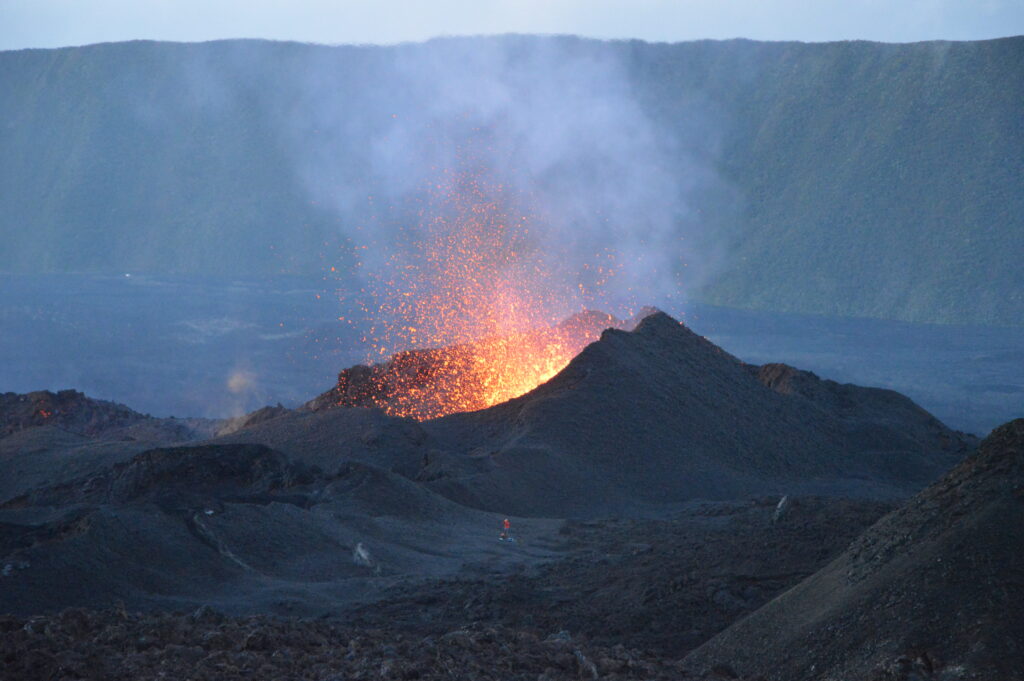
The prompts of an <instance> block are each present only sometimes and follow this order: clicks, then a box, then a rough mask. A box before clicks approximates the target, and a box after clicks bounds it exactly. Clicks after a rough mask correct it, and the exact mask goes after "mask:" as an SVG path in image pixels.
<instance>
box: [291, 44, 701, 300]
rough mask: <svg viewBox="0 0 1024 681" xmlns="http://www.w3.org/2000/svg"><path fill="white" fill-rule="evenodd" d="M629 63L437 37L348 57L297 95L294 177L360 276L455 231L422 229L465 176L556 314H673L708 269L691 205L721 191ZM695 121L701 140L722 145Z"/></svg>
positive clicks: (323, 63)
mask: <svg viewBox="0 0 1024 681" xmlns="http://www.w3.org/2000/svg"><path fill="white" fill-rule="evenodd" d="M338 49H342V48H338ZM345 49H347V48H345ZM622 55H628V49H616V50H612V49H608V46H607V45H605V44H601V43H595V42H593V41H583V40H577V39H573V38H543V39H539V38H530V37H515V36H509V37H504V38H487V39H483V38H460V39H441V40H435V41H430V42H428V43H425V44H415V45H401V46H397V47H393V48H366V49H365V50H364V51H362V52H360V51H358V50H355V49H352V50H351V51H350V52H348V53H347V54H346V55H344V56H343V57H342V58H343V59H344V58H346V57H348V58H350V59H351V60H358V61H359V63H360V66H361V69H360V71H359V72H360V74H361V76H360V77H359V78H355V79H353V77H352V75H351V74H352V69H350V68H346V69H344V72H345V74H347V75H345V76H344V77H342V76H339V75H337V73H336V72H335V70H332V69H333V68H334V65H336V64H337V59H338V56H337V55H336V54H329V53H325V54H324V55H322V56H321V57H320V58H319V59H320V60H319V61H318V59H317V58H311V59H310V67H309V68H308V69H307V70H306V74H307V78H306V79H305V80H304V81H303V82H301V83H299V84H298V85H297V88H298V90H297V93H298V94H297V95H296V99H295V101H294V102H293V103H292V106H291V107H290V108H289V109H288V111H289V114H290V116H289V119H288V120H289V124H288V127H287V130H288V135H289V142H288V146H289V147H290V148H293V149H301V150H304V153H302V154H300V155H298V156H297V157H296V160H295V162H296V169H297V172H298V173H299V175H300V177H301V178H302V180H303V183H304V185H305V186H306V187H307V188H308V191H309V193H310V197H311V200H312V201H314V202H316V204H317V205H319V206H321V207H323V208H325V209H328V210H331V211H333V212H334V213H335V215H336V216H337V222H338V227H339V230H340V232H341V234H342V235H343V237H344V239H345V240H346V241H347V243H349V244H350V245H351V247H352V248H353V249H354V253H355V258H356V259H358V260H359V261H360V263H361V266H362V268H363V270H362V271H363V272H364V273H367V274H369V275H378V274H379V273H380V272H381V271H382V270H386V269H387V268H388V267H389V266H394V263H395V259H394V254H395V253H396V252H398V253H400V254H401V255H402V257H403V258H405V260H400V261H401V262H410V261H414V260H415V258H416V257H417V254H416V253H415V252H411V253H404V254H402V253H401V251H402V249H403V248H407V247H408V244H409V243H410V242H411V241H414V239H410V235H415V234H416V233H417V230H419V231H420V232H422V231H423V230H427V231H429V230H435V229H444V225H443V223H441V224H440V225H438V224H435V223H431V222H430V221H429V220H425V219H424V215H423V213H424V212H429V211H431V210H439V209H438V207H437V206H436V205H435V204H434V203H432V199H431V196H432V195H433V194H437V193H441V194H443V193H445V192H447V191H451V189H452V185H453V182H455V180H453V179H452V178H458V177H462V176H464V175H465V174H469V175H472V176H473V177H479V178H483V181H484V182H486V184H487V186H488V187H491V188H493V187H500V188H501V191H502V196H501V200H502V201H503V202H504V205H503V208H504V210H506V212H507V213H508V214H509V215H510V216H522V225H523V226H525V228H524V229H522V233H520V234H515V235H513V237H512V238H511V241H510V245H514V248H512V247H510V251H515V257H510V258H509V265H508V266H509V268H510V270H511V269H514V268H515V267H517V266H522V265H523V262H524V258H527V256H528V259H527V262H528V264H529V265H530V266H531V267H532V266H534V265H536V266H537V267H539V268H540V269H542V270H543V271H544V273H545V276H543V277H541V278H539V279H537V280H536V281H531V282H528V283H527V285H533V286H537V287H543V288H544V289H545V291H544V293H545V296H544V300H545V301H546V304H547V305H548V307H550V308H557V309H547V310H545V311H546V312H547V313H548V314H550V315H551V316H552V317H556V316H560V315H562V316H564V315H565V314H568V313H571V312H573V311H576V310H578V309H580V307H583V306H589V307H600V308H603V309H606V310H609V311H612V312H617V313H620V314H622V313H628V312H630V310H631V309H636V308H637V307H639V306H640V305H644V304H656V305H661V306H665V307H669V308H672V307H678V306H679V304H680V303H681V302H682V300H683V299H684V298H685V296H686V293H687V291H689V290H691V289H692V288H694V287H695V286H697V285H699V284H700V283H701V281H702V280H703V278H704V276H705V275H706V273H707V272H708V269H709V267H710V262H711V260H712V259H713V258H712V256H713V253H711V252H709V251H706V250H704V251H702V252H700V253H699V254H698V253H696V252H695V251H697V250H699V249H700V248H702V244H704V243H705V241H704V239H703V238H702V237H703V235H702V232H701V231H702V227H703V225H702V224H701V223H700V220H699V219H698V218H699V216H698V214H697V212H696V211H695V210H694V209H693V207H692V205H693V204H692V199H693V197H694V195H695V193H696V192H699V191H701V190H702V188H703V187H705V186H707V185H709V184H713V183H715V182H717V179H716V178H715V177H714V174H713V173H712V172H711V171H710V170H709V169H708V168H709V165H708V164H707V163H705V162H702V161H700V160H698V159H697V158H696V157H695V156H691V155H690V154H689V152H688V151H687V146H686V145H685V144H683V143H682V142H683V141H681V140H679V139H677V138H676V136H674V135H673V134H671V133H670V132H669V131H668V130H667V129H666V128H665V127H664V126H660V125H659V124H658V123H657V122H656V121H655V120H654V119H653V118H652V117H651V116H650V115H648V113H646V112H645V109H644V106H643V105H642V103H641V102H640V101H639V99H638V96H637V95H636V93H635V92H634V88H633V84H632V81H631V79H630V75H629V73H628V65H627V64H624V63H623V60H622ZM700 124H701V125H703V126H706V127H707V128H709V129H705V130H701V131H698V132H695V135H698V136H700V135H703V136H713V135H712V134H711V133H712V129H711V126H709V124H708V121H707V120H706V119H704V120H701V121H700ZM674 127H675V128H678V126H674ZM441 210H443V208H441ZM340 259H341V256H339V260H340ZM609 274H610V275H611V276H609ZM382 276H384V277H386V276H388V274H387V273H386V272H384V273H383V275H382ZM515 276H517V277H518V276H519V275H518V273H516V275H515Z"/></svg>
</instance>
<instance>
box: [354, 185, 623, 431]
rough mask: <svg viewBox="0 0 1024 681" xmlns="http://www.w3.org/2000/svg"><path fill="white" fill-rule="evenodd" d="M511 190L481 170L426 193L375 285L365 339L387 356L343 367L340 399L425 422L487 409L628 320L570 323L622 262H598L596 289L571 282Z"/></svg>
mask: <svg viewBox="0 0 1024 681" xmlns="http://www.w3.org/2000/svg"><path fill="white" fill-rule="evenodd" d="M509 194H510V192H508V191H507V190H506V188H505V187H504V186H503V185H502V184H500V183H498V182H494V181H491V180H489V179H488V178H487V176H486V174H485V173H483V172H471V171H451V172H447V173H443V181H441V182H439V183H437V184H435V185H433V186H432V187H431V190H430V191H428V192H426V193H425V195H424V197H423V199H422V200H421V201H420V203H419V210H418V211H417V212H418V218H417V219H416V220H414V221H413V222H414V223H415V225H416V226H415V227H414V228H410V229H406V230H403V236H404V238H403V239H401V242H402V243H401V244H399V245H398V246H397V247H396V248H395V250H394V252H393V254H392V255H391V256H390V258H389V259H388V260H387V262H386V264H385V266H384V267H383V268H382V271H383V272H386V273H387V275H382V276H374V277H373V278H374V280H375V281H374V285H373V286H372V287H371V290H369V291H367V290H364V294H366V295H367V296H368V298H367V299H366V301H365V302H364V312H365V313H366V314H367V316H368V317H370V318H372V319H373V324H372V326H371V330H370V332H369V333H368V334H367V336H366V337H365V338H364V341H365V342H366V343H367V345H368V346H369V347H370V348H371V356H370V361H371V362H376V363H374V364H372V365H371V366H360V367H353V368H352V369H347V370H345V371H343V372H342V373H341V374H340V375H339V380H338V385H337V386H336V388H335V389H334V395H335V404H337V405H339V406H377V407H381V408H383V409H384V410H385V411H386V412H388V413H389V414H392V415H395V416H406V417H412V418H415V419H419V420H424V419H431V418H437V417H440V416H445V415H447V414H452V413H456V412H464V411H475V410H478V409H483V408H485V407H489V406H491V405H494V404H498V403H500V402H504V401H507V400H509V399H512V398H514V397H518V396H520V395H522V394H524V393H526V392H529V391H530V390H532V389H533V388H535V387H537V386H538V385H540V384H542V383H544V382H546V381H547V380H548V379H550V378H551V377H553V376H554V375H555V374H557V373H558V372H559V371H561V370H562V369H563V368H564V367H565V366H566V365H567V364H568V363H569V361H570V360H571V359H572V358H573V357H575V356H576V354H578V353H579V352H580V350H582V349H583V347H584V346H586V345H587V344H588V343H590V342H593V341H595V340H597V338H598V337H599V336H600V333H601V331H602V330H603V329H605V328H607V327H609V326H616V325H618V321H617V320H615V319H614V318H612V317H611V316H610V315H603V314H600V313H595V312H585V313H581V314H577V315H574V316H573V317H571V318H570V319H568V320H566V321H564V322H562V323H558V321H559V319H560V318H562V317H563V316H564V315H565V313H566V311H567V310H571V309H574V308H575V309H577V310H581V309H582V306H583V304H584V303H585V302H587V301H588V300H589V289H590V288H591V287H600V286H601V285H603V283H604V281H605V280H606V279H607V278H608V277H610V276H613V275H614V273H615V264H614V259H613V258H612V256H611V255H610V254H606V255H605V256H604V258H602V259H601V260H600V261H599V262H600V264H595V265H589V264H588V265H587V268H588V269H591V270H592V271H591V272H589V275H590V276H589V278H587V279H586V280H587V281H588V285H586V286H585V285H582V284H576V286H575V287H573V288H570V287H568V286H567V285H566V283H565V282H566V281H569V280H570V279H571V278H570V277H567V276H566V274H567V273H566V272H564V271H560V270H559V263H558V262H557V260H558V258H557V254H555V253H551V252H544V251H542V250H541V249H539V248H537V245H536V242H535V241H534V240H533V239H532V238H531V233H530V230H531V222H532V220H533V218H531V216H530V215H528V214H527V211H525V210H523V209H522V208H518V209H516V208H515V205H516V204H517V203H519V202H516V201H513V200H512V199H513V198H515V197H510V195H509ZM576 280H578V278H576ZM371 298H372V300H371Z"/></svg>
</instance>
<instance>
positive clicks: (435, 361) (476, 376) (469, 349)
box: [308, 311, 622, 420]
mask: <svg viewBox="0 0 1024 681" xmlns="http://www.w3.org/2000/svg"><path fill="white" fill-rule="evenodd" d="M621 326H622V322H620V321H619V320H617V319H615V318H614V317H612V316H611V315H607V314H603V313H600V312H589V311H588V312H583V313H580V314H577V315H574V316H573V317H570V318H569V319H567V320H565V321H564V322H562V323H561V324H559V325H557V326H554V327H550V328H547V329H541V330H537V331H523V332H517V333H512V334H509V335H506V336H496V337H490V338H484V339H481V340H479V341H475V342H472V343H466V344H463V345H451V346H445V347H441V348H429V349H421V350H407V351H404V352H399V353H396V354H395V355H393V356H392V357H391V358H390V359H389V360H388V361H386V362H381V363H378V364H374V365H372V366H366V365H359V366H355V367H351V368H349V369H345V370H344V371H342V372H341V373H340V374H339V375H338V384H337V385H336V386H335V387H334V388H333V389H332V390H330V391H328V392H327V393H324V394H323V395H321V396H320V397H319V398H317V399H316V400H314V401H313V402H311V403H310V404H309V405H308V406H309V407H310V408H312V409H314V410H316V409H321V408H324V407H379V408H381V409H384V411H386V412H387V413H389V414H391V415H393V416H406V417H411V418H415V419H418V420H425V419H432V418H437V417H440V416H445V415H447V414H452V413H456V412H463V411H475V410H477V409H484V408H486V407H489V406H491V405H493V404H498V403H500V402H505V401H507V400H510V399H512V398H514V397H518V396H519V395H522V394H524V393H526V392H529V391H530V390H532V389H533V388H535V387H537V386H538V385H540V384H541V383H544V382H545V381H547V380H548V379H550V378H551V377H552V376H554V375H555V374H557V373H558V372H559V371H561V370H562V369H563V368H564V367H565V365H566V364H568V363H569V361H570V360H571V359H572V358H573V357H575V356H576V355H577V354H578V353H579V352H580V350H582V349H583V348H584V347H585V346H586V345H587V344H588V343H590V342H592V341H595V340H597V339H598V338H599V337H600V335H601V331H603V330H604V329H606V328H609V327H621Z"/></svg>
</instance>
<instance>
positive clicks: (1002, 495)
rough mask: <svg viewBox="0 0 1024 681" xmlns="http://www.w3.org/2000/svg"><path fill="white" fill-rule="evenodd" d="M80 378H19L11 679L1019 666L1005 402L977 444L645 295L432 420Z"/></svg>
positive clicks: (1018, 593) (12, 449)
mask: <svg viewBox="0 0 1024 681" xmlns="http://www.w3.org/2000/svg"><path fill="white" fill-rule="evenodd" d="M59 395H61V394H58V396H59ZM43 397H44V398H46V399H50V398H49V397H47V396H46V395H43ZM71 397H74V400H70V402H68V404H69V405H70V404H71V403H81V404H83V405H85V406H84V407H83V413H82V414H81V415H77V414H76V413H75V411H74V409H72V408H70V406H69V407H67V411H65V412H64V414H63V418H64V419H65V420H66V423H67V424H69V427H67V428H64V427H61V425H60V424H56V423H42V424H36V423H32V422H25V421H24V419H23V418H22V416H23V413H27V412H26V411H25V410H26V409H27V408H28V409H31V408H35V407H34V406H33V407H26V406H25V405H26V403H28V404H30V405H32V404H34V403H33V402H31V401H27V400H24V399H20V398H19V397H18V396H14V397H13V398H9V399H8V402H9V403H10V405H13V407H11V409H12V410H13V411H12V412H11V413H12V414H13V416H12V415H6V416H5V417H4V418H5V419H6V420H5V421H4V422H5V423H17V424H18V426H17V428H12V432H11V433H10V434H9V435H7V436H6V437H3V438H0V465H2V466H3V470H4V473H5V475H4V476H3V479H2V480H0V613H5V614H3V615H0V663H2V667H0V678H2V679H37V678H47V679H105V678H114V679H116V678H124V679H157V678H168V679H170V678H196V679H198V678H211V679H213V678H218V679H220V678H273V679H277V678H295V679H345V678H363V679H370V678H396V679H404V678H424V679H435V678H436V679H441V678H493V679H508V678H511V679H516V678H522V679H531V680H532V679H556V678H557V679H562V678H564V679H580V678H590V679H595V678H611V679H614V678H621V679H656V678H664V679H738V678H742V679H756V678H761V679H771V680H776V679H777V680H778V681H801V680H803V679H806V680H808V681H810V680H811V679H837V680H838V679H873V680H874V681H897V680H899V681H910V680H911V679H915V680H921V679H936V680H938V679H944V680H952V679H986V680H987V679H991V680H992V681H996V680H999V681H1003V680H1005V679H1011V680H1012V679H1019V678H1024V676H1022V675H1021V671H1020V670H1021V669H1024V651H1022V648H1021V644H1020V643H1019V642H1020V641H1022V640H1024V617H1021V616H1020V613H1021V612H1024V572H1022V571H1024V563H1022V561H1021V558H1020V556H1021V555H1024V491H1022V490H1024V420H1018V421H1014V422H1011V423H1009V424H1007V425H1005V426H1003V427H1002V428H1000V429H997V430H996V431H994V432H993V433H992V435H991V436H990V437H989V438H987V439H986V440H985V441H984V442H983V443H982V444H981V445H980V447H978V448H977V451H974V450H975V442H974V441H973V440H972V438H970V437H969V436H966V435H964V434H962V433H957V432H955V431H952V430H950V429H948V428H946V427H945V426H944V425H943V424H941V423H940V422H938V421H937V420H936V419H934V417H932V416H931V415H930V414H928V413H927V412H925V411H924V410H922V409H920V408H919V407H918V406H917V405H915V404H914V403H913V402H911V401H910V400H908V399H907V398H905V397H903V396H901V395H899V394H897V393H893V392H891V391H885V390H873V389H867V388H860V387H857V386H848V385H839V384H836V383H833V382H830V381H823V380H821V379H819V378H818V377H816V376H814V375H813V374H810V373H808V372H803V371H800V370H797V369H794V368H792V367H788V366H784V365H771V364H769V365H764V366H761V367H753V366H749V365H746V364H743V363H742V362H740V361H739V360H737V359H735V358H734V357H732V356H730V355H729V354H728V353H725V352H724V351H723V350H721V349H720V348H717V347H715V346H714V345H713V344H711V343H709V342H708V341H707V340H705V339H703V338H700V337H699V336H696V335H695V334H692V333H691V332H690V331H689V330H687V329H686V328H685V327H683V326H682V325H680V324H678V323H676V322H675V321H674V320H671V319H670V318H668V317H667V316H665V315H662V314H655V315H652V316H650V317H648V318H646V319H645V320H643V321H642V322H641V323H640V324H639V325H638V326H637V328H636V329H635V330H634V331H631V332H626V331H621V330H608V331H605V332H604V333H603V334H602V335H601V338H600V340H599V341H597V342H595V343H593V344H592V345H590V346H588V347H587V348H586V349H585V350H584V351H583V352H582V353H581V354H580V355H579V356H578V357H577V358H576V359H574V360H573V361H572V362H571V363H570V365H569V366H568V367H567V368H566V369H565V370H564V371H563V372H561V373H560V374H559V375H558V376H556V377H555V378H554V379H552V380H551V381H549V382H548V383H546V384H544V385H542V386H540V387H539V388H538V389H536V390H534V391H532V392H531V393H528V394H527V395H524V396H523V397H521V398H517V399H514V400H511V401H510V402H507V403H503V404H500V405H497V406H495V407H492V408H490V409H487V410H484V411H480V412H475V413H467V414H454V415H452V416H449V417H446V418H442V419H436V420H430V421H425V422H417V421H414V420H410V419H402V418H395V417H392V416H388V415H387V414H385V413H384V412H383V411H380V410H375V409H361V408H330V407H328V408H323V409H319V410H309V409H305V410H297V411H292V410H288V409H284V408H268V409H265V410H261V411H260V412H257V413H254V414H252V415H250V416H249V417H247V418H244V419H238V420H234V421H232V422H229V423H221V424H210V423H198V422H195V423H193V422H186V421H180V420H174V419H163V420H162V419H148V418H146V417H141V416H140V417H137V418H136V416H133V415H132V414H133V413H132V412H130V410H128V411H126V412H122V409H127V408H121V407H119V406H117V405H112V406H111V405H108V404H103V405H93V404H91V403H89V402H88V398H84V397H81V398H79V397H77V396H75V395H71V396H68V397H67V398H62V399H70V398H71ZM33 399H36V398H33ZM86 407H88V409H86ZM96 409H99V411H98V412H96V411H95V410H96ZM90 410H93V411H90ZM97 413H98V414H100V415H101V416H100V417H97V416H96V414H97ZM102 414H110V415H111V416H110V418H109V419H107V421H104V418H106V417H103V416H102ZM612 415H614V418H613V417H612ZM122 418H128V420H131V421H133V423H128V424H125V423H122V422H121V421H120V420H119V419H122ZM19 419H20V420H19ZM108 422H109V427H107V426H103V427H102V428H99V429H95V430H87V429H82V428H80V427H77V426H76V424H81V423H86V424H96V423H99V424H104V423H108ZM143 427H144V430H139V429H140V428H143ZM217 433H219V435H217ZM203 438H206V439H203ZM972 452H973V453H972ZM965 457H966V458H965ZM950 469H952V471H951V472H949V471H950ZM944 473H945V476H944V477H943V474H944ZM936 479H938V482H935V480H936ZM929 485H930V486H929ZM922 489H923V491H922ZM908 499H909V500H908ZM504 517H509V518H510V519H511V521H512V528H513V536H514V538H515V541H512V542H505V541H498V530H499V527H500V526H501V520H502V518H504Z"/></svg>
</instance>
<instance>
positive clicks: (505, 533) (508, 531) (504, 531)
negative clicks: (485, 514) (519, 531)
mask: <svg viewBox="0 0 1024 681" xmlns="http://www.w3.org/2000/svg"><path fill="white" fill-rule="evenodd" d="M498 540H499V541H511V540H512V523H510V522H509V521H508V518H505V519H504V520H502V521H501V534H499V535H498Z"/></svg>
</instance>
